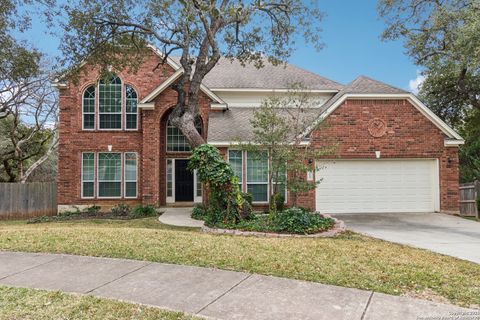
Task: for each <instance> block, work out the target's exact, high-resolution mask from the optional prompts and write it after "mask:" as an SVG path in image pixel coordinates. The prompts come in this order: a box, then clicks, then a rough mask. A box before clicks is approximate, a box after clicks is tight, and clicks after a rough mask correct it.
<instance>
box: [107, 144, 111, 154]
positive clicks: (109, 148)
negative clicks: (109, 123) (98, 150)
mask: <svg viewBox="0 0 480 320" xmlns="http://www.w3.org/2000/svg"><path fill="white" fill-rule="evenodd" d="M107 148H108V152H112V145H111V144H109V145H108V146H107Z"/></svg>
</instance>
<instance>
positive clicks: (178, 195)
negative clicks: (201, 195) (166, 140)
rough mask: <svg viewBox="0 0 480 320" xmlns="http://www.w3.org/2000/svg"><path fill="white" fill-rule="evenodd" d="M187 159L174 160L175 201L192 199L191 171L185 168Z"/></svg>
mask: <svg viewBox="0 0 480 320" xmlns="http://www.w3.org/2000/svg"><path fill="white" fill-rule="evenodd" d="M187 163H188V160H186V159H184V160H182V159H176V160H175V201H176V202H177V201H190V202H192V201H193V173H192V172H191V171H190V170H188V169H187Z"/></svg>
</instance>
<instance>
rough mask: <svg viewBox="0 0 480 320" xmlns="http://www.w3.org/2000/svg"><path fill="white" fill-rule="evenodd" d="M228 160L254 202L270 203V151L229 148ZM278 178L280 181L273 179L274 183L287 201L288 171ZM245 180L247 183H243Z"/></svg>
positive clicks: (242, 189)
mask: <svg viewBox="0 0 480 320" xmlns="http://www.w3.org/2000/svg"><path fill="white" fill-rule="evenodd" d="M228 162H229V163H230V165H231V167H232V169H233V172H234V173H235V175H236V176H237V177H238V180H239V186H240V190H241V191H243V192H248V193H250V194H251V195H252V200H253V202H254V203H268V202H269V200H270V193H271V191H270V186H269V184H268V170H269V163H268V153H267V152H266V151H242V150H236V149H229V150H228ZM245 164H246V165H245ZM245 167H246V168H245ZM244 168H245V170H244ZM276 180H278V181H273V185H277V192H278V193H279V194H282V195H283V196H284V197H285V201H286V199H287V190H286V188H285V185H286V181H287V175H286V173H282V174H281V175H280V176H279V178H277V179H276ZM244 181H245V184H243V182H244ZM244 187H245V188H244Z"/></svg>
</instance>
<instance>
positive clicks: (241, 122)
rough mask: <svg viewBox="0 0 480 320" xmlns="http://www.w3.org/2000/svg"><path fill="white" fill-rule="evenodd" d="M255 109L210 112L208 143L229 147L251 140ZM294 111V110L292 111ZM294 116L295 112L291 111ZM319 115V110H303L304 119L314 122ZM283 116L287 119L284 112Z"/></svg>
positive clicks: (243, 108)
mask: <svg viewBox="0 0 480 320" xmlns="http://www.w3.org/2000/svg"><path fill="white" fill-rule="evenodd" d="M255 110H259V109H258V108H256V107H252V108H248V107H235V108H233V107H232V108H229V109H228V110H225V111H221V112H220V111H218V112H211V113H210V114H209V118H208V143H211V144H214V145H215V144H216V145H229V144H230V143H235V142H247V141H251V140H252V139H253V126H252V123H251V120H252V119H253V116H254V112H255ZM292 110H294V109H292ZM293 112H294V114H295V112H297V111H296V110H294V111H293ZM319 115H320V108H308V109H306V110H305V114H304V116H303V118H304V119H309V120H311V121H312V123H313V121H315V120H316V119H317V118H318V117H319ZM285 116H286V117H289V115H287V113H286V111H285Z"/></svg>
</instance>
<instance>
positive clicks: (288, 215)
mask: <svg viewBox="0 0 480 320" xmlns="http://www.w3.org/2000/svg"><path fill="white" fill-rule="evenodd" d="M274 224H275V225H276V226H278V229H279V230H281V231H284V232H288V233H304V234H308V233H315V232H319V231H323V230H327V229H330V228H331V227H332V226H333V225H334V220H333V219H331V218H325V217H323V216H322V215H320V214H319V213H316V212H314V213H312V212H309V211H308V210H306V209H302V208H289V209H286V210H284V211H282V212H280V213H279V214H278V215H277V216H276V218H275V221H274Z"/></svg>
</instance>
